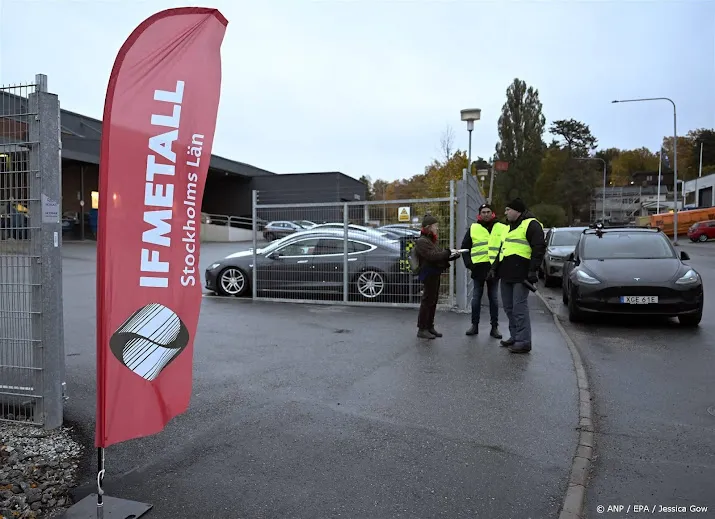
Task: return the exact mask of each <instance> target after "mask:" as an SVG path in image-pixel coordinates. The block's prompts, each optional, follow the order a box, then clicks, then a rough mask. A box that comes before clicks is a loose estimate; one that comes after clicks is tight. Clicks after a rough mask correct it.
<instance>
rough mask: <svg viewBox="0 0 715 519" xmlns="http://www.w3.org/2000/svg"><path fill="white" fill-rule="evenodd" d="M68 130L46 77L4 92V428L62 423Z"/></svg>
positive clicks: (0, 327)
mask: <svg viewBox="0 0 715 519" xmlns="http://www.w3.org/2000/svg"><path fill="white" fill-rule="evenodd" d="M59 201H60V126H59V102H58V100H57V96H54V95H52V94H48V93H47V91H46V77H45V76H43V75H38V76H37V77H36V81H35V83H34V84H28V85H19V86H10V87H0V420H11V421H27V422H30V423H34V424H44V425H46V426H47V427H51V428H54V427H57V426H59V425H61V423H62V395H63V391H62V388H63V381H64V345H63V334H62V299H61V297H62V296H61V293H62V292H61V290H62V279H61V276H62V266H61V256H60V252H59V251H60V249H59V246H60V238H61V236H60V230H61V227H60V217H59V214H60V213H59Z"/></svg>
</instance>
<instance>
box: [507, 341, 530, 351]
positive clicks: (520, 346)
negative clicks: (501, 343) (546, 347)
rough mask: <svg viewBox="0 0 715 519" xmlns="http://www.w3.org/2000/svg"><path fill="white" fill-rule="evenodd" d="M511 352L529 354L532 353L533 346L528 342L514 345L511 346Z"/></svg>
mask: <svg viewBox="0 0 715 519" xmlns="http://www.w3.org/2000/svg"><path fill="white" fill-rule="evenodd" d="M509 351H510V352H512V353H529V352H530V351H531V344H529V343H528V342H521V343H519V344H512V345H511V346H509Z"/></svg>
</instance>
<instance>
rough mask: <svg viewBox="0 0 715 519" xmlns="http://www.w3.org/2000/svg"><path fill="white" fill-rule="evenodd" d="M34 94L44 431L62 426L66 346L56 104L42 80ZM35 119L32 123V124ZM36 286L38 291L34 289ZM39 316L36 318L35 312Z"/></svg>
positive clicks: (33, 236)
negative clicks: (63, 311)
mask: <svg viewBox="0 0 715 519" xmlns="http://www.w3.org/2000/svg"><path fill="white" fill-rule="evenodd" d="M35 84H36V91H35V93H34V94H31V95H30V99H29V102H30V105H31V106H32V107H33V108H36V109H37V112H36V113H37V116H36V117H34V118H31V120H30V131H31V141H32V143H33V144H32V146H33V147H35V148H36V150H37V152H33V153H30V161H31V164H30V168H29V177H30V178H29V179H28V183H29V186H30V196H29V197H28V198H29V202H30V214H31V215H32V216H31V218H32V228H31V230H30V240H31V242H30V247H31V248H32V250H33V253H32V256H35V254H37V256H39V265H37V268H34V267H33V268H31V272H33V274H34V275H33V276H32V277H33V278H34V279H33V281H32V284H33V291H32V294H33V299H34V301H33V304H32V310H33V314H34V316H35V317H36V318H35V319H33V336H34V338H36V339H40V342H39V343H37V342H36V343H35V344H37V345H38V346H39V348H35V352H36V353H37V354H38V355H39V356H40V357H39V358H41V359H42V368H43V369H42V371H43V374H42V376H41V382H42V385H41V387H42V399H41V402H42V405H41V413H42V419H43V422H44V426H45V429H55V428H57V427H60V426H61V425H62V421H63V409H62V408H63V403H64V398H63V397H64V392H63V388H64V382H65V380H64V374H65V346H64V328H63V326H64V325H63V321H64V320H63V314H62V225H61V221H60V201H61V199H62V194H61V193H62V172H61V161H60V149H61V145H60V103H59V99H58V98H57V95H56V94H50V93H48V92H47V76H45V75H44V74H38V75H36V76H35ZM32 119H34V120H32ZM35 283H39V287H37V289H35V287H34V285H35ZM38 310H39V315H38V314H37V313H35V312H37V311H38Z"/></svg>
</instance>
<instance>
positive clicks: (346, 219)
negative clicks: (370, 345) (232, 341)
mask: <svg viewBox="0 0 715 519" xmlns="http://www.w3.org/2000/svg"><path fill="white" fill-rule="evenodd" d="M258 193H259V192H258V190H255V189H254V190H253V192H252V197H251V198H252V203H251V205H252V211H251V219H252V221H253V223H252V232H253V249H252V252H253V267H252V269H251V292H252V294H251V296H252V299H253V301H266V302H279V303H296V304H312V305H342V306H363V307H364V306H368V307H370V308H373V307H374V308H419V306H420V305H419V304H417V303H379V302H375V303H371V302H363V301H349V300H348V286H349V272H348V268H347V265H348V253H347V244H348V240H347V235H348V229H349V227H348V226H349V223H350V214H349V208H350V207H365V208H368V207H370V206H385V205H394V204H403V205H407V204H429V203H449V227H448V228H449V234H450V237H449V247H450V248H451V249H453V248H454V242H455V237H454V230H455V221H454V213H455V210H454V209H455V203H456V197H455V183H454V180H450V182H449V196H448V197H436V198H407V199H401V200H360V201H354V202H318V203H300V204H259V203H258ZM315 207H342V210H343V225H344V231H345V237H346V239H344V240H343V242H344V252H343V297H342V300H341V301H338V300H330V301H321V300H313V299H299V298H296V299H287V298H279V297H258V286H257V281H258V272H257V270H256V267H255V265H256V259H257V258H256V251H257V249H258V223H257V222H258V210H259V209H288V208H291V209H301V208H315ZM366 210H367V209H366ZM457 261H459V260H456V261H450V263H449V273H448V276H449V298H448V302H446V303H440V304H438V305H437V308H438V309H440V310H452V309H454V307H455V294H454V280H455V263H456V262H457Z"/></svg>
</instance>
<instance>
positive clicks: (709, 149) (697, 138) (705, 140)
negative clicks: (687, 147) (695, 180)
mask: <svg viewBox="0 0 715 519" xmlns="http://www.w3.org/2000/svg"><path fill="white" fill-rule="evenodd" d="M687 137H688V138H689V139H690V141H691V142H692V148H691V152H690V161H689V162H690V163H691V164H692V165H693V168H694V170H695V174H696V175H697V173H698V170H699V168H700V143H702V144H703V175H705V174H706V173H705V172H706V171H712V169H713V168H715V130H711V129H706V128H699V129H697V130H690V131H689V132H688V135H687ZM678 151H680V149H678ZM678 163H680V155H678ZM678 170H680V167H678Z"/></svg>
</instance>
